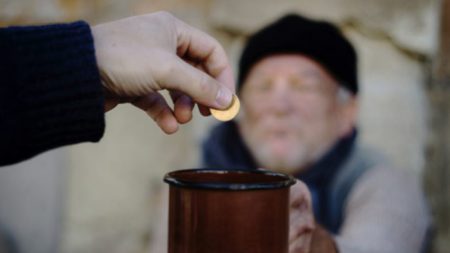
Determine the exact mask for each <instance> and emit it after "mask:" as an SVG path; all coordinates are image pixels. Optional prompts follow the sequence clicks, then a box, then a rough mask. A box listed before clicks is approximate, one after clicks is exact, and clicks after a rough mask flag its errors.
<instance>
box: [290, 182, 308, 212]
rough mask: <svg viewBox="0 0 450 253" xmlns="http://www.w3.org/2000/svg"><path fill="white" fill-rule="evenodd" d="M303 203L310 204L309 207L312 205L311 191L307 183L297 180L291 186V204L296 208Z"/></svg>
mask: <svg viewBox="0 0 450 253" xmlns="http://www.w3.org/2000/svg"><path fill="white" fill-rule="evenodd" d="M302 203H306V204H308V207H309V208H311V207H312V202H311V193H310V192H309V190H308V187H307V186H306V184H305V183H303V182H302V181H300V180H297V183H295V184H294V185H293V186H292V187H291V188H290V204H291V207H294V208H295V207H298V206H299V205H300V204H302Z"/></svg>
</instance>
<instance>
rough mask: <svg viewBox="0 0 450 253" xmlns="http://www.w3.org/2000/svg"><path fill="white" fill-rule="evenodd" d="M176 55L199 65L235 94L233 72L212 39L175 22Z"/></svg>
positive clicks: (194, 29)
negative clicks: (176, 37) (176, 35)
mask: <svg viewBox="0 0 450 253" xmlns="http://www.w3.org/2000/svg"><path fill="white" fill-rule="evenodd" d="M176 27H177V29H178V32H177V34H178V49H177V54H178V55H179V56H180V57H182V58H184V59H190V60H194V61H196V62H199V63H201V65H202V66H203V67H204V68H205V70H206V72H207V73H208V74H209V75H211V76H212V77H214V78H215V79H216V80H217V81H219V82H220V83H221V84H224V85H225V86H226V87H227V88H228V89H229V90H230V91H231V92H233V93H235V85H234V81H233V72H232V69H231V66H230V64H229V62H228V58H227V56H226V53H225V50H224V49H223V48H222V46H221V45H220V44H219V42H217V40H215V39H214V38H213V37H211V36H209V35H208V34H206V33H204V32H202V31H200V30H198V29H196V28H193V27H191V26H189V25H187V24H185V23H183V22H181V21H178V22H177V25H176Z"/></svg>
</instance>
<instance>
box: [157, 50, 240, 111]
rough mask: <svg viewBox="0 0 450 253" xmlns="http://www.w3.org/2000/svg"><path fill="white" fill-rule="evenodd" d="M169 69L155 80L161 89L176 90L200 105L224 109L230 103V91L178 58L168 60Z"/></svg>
mask: <svg viewBox="0 0 450 253" xmlns="http://www.w3.org/2000/svg"><path fill="white" fill-rule="evenodd" d="M169 62H170V67H169V68H168V70H165V71H162V72H163V73H162V74H161V75H160V76H159V77H158V78H157V79H156V80H157V82H158V84H159V86H160V88H161V89H169V90H176V91H180V92H183V93H185V94H186V95H188V96H190V97H191V98H192V99H193V100H194V101H195V102H197V103H200V104H202V105H205V106H208V107H213V108H218V109H225V108H227V107H228V106H229V105H230V103H231V101H232V92H231V91H230V89H228V88H227V87H225V86H224V85H222V84H220V83H219V82H218V81H217V80H215V79H214V78H212V77H211V76H209V75H208V74H206V73H205V72H202V71H200V70H199V69H197V68H195V67H193V66H191V65H190V64H188V63H187V62H185V61H183V60H181V59H180V58H178V57H173V58H171V59H169Z"/></svg>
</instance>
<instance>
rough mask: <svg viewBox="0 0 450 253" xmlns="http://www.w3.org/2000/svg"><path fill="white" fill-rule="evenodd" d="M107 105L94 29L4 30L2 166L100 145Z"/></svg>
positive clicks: (0, 31) (0, 42)
mask: <svg viewBox="0 0 450 253" xmlns="http://www.w3.org/2000/svg"><path fill="white" fill-rule="evenodd" d="M103 104H104V102H103V91H102V86H101V83H100V77H99V73H98V69H97V64H96V59H95V51H94V43H93V38H92V34H91V31H90V28H89V25H88V24H86V23H85V22H75V23H70V24H57V25H47V26H31V27H8V28H0V166H1V165H7V164H12V163H16V162H19V161H22V160H25V159H27V158H30V157H32V156H34V155H36V154H38V153H41V152H43V151H46V150H49V149H52V148H55V147H59V146H63V145H68V144H74V143H79V142H84V141H92V142H96V141H99V140H100V138H101V137H102V135H103V132H104V127H105V122H104V109H103Z"/></svg>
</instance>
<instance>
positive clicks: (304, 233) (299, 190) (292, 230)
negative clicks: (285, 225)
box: [289, 181, 315, 253]
mask: <svg viewBox="0 0 450 253" xmlns="http://www.w3.org/2000/svg"><path fill="white" fill-rule="evenodd" d="M290 207H291V208H290V213H289V224H290V226H289V252H290V253H299V252H308V251H307V250H309V246H310V245H309V244H310V241H311V238H312V237H311V236H312V233H313V231H314V229H315V222H314V214H313V211H312V202H311V194H310V192H309V190H308V187H307V186H306V185H305V184H304V183H303V182H301V181H297V183H296V184H295V185H294V186H292V187H291V189H290Z"/></svg>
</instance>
